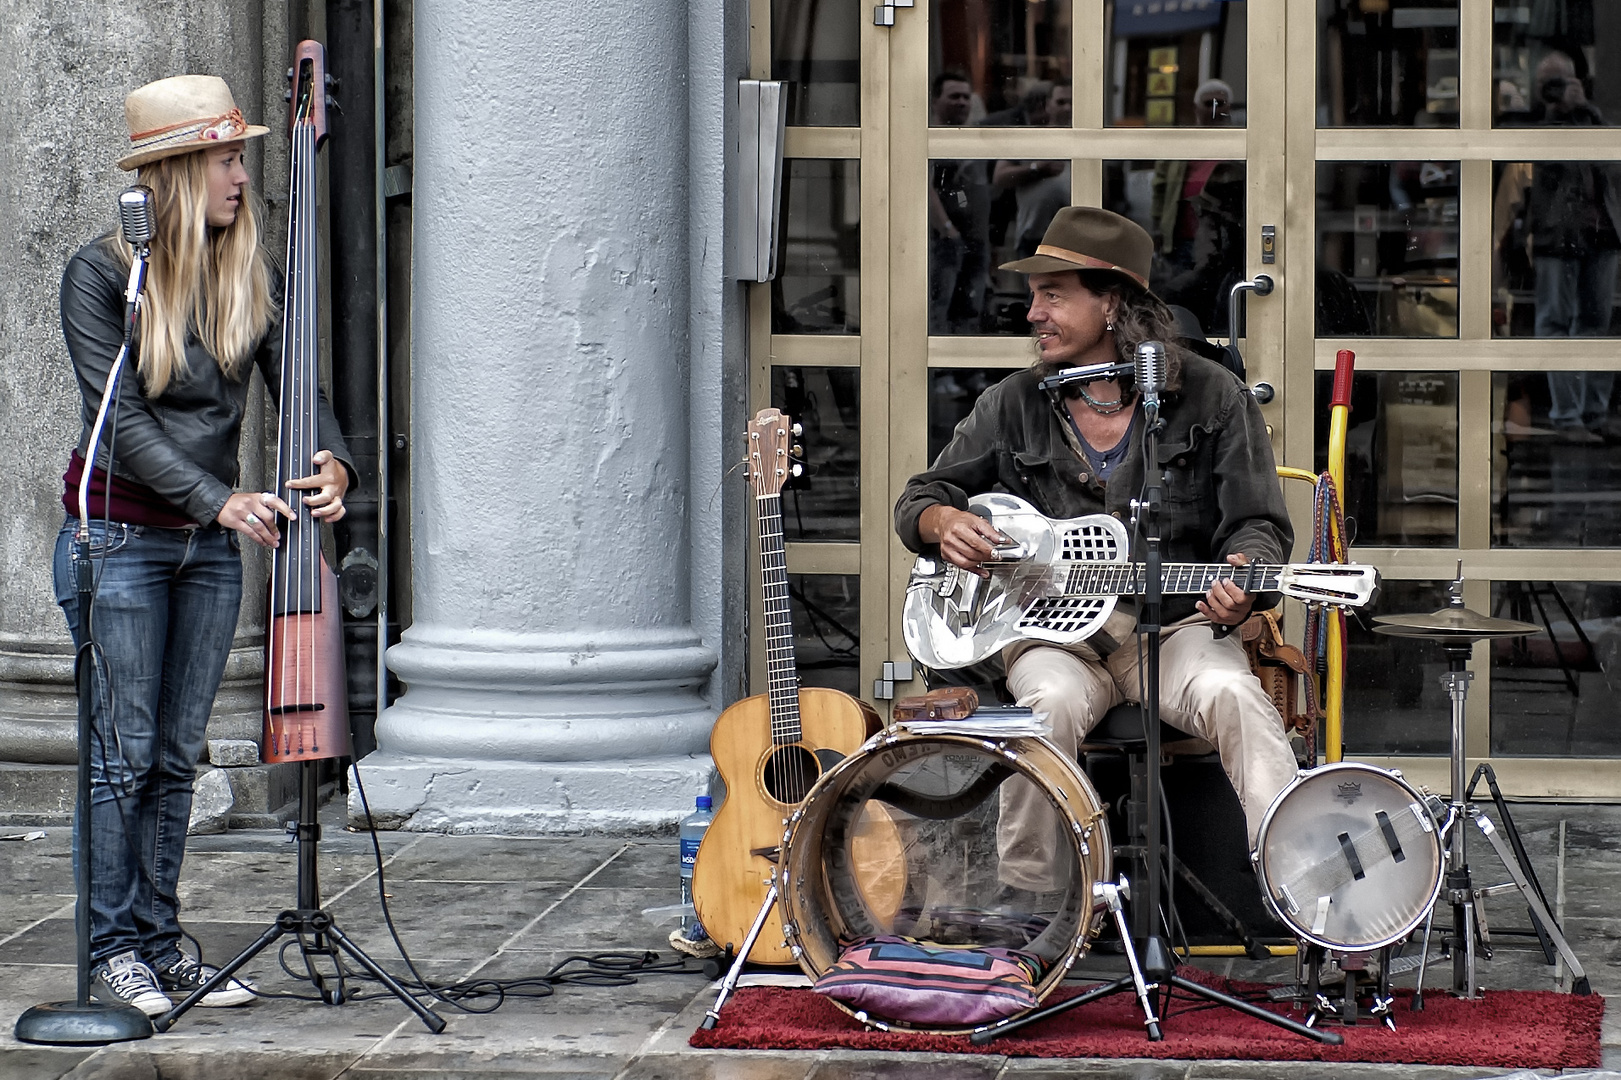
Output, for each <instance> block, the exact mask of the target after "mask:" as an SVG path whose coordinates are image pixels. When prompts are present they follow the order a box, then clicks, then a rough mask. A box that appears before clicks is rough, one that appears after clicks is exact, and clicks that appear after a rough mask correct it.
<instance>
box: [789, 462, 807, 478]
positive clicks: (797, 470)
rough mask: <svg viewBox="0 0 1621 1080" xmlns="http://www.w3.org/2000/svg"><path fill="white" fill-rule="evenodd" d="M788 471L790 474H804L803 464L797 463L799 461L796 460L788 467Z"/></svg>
mask: <svg viewBox="0 0 1621 1080" xmlns="http://www.w3.org/2000/svg"><path fill="white" fill-rule="evenodd" d="M788 473H789V475H790V476H804V475H805V466H803V465H801V464H799V462H797V461H796V462H794V463H793V465H792V466H790V467H789V469H788Z"/></svg>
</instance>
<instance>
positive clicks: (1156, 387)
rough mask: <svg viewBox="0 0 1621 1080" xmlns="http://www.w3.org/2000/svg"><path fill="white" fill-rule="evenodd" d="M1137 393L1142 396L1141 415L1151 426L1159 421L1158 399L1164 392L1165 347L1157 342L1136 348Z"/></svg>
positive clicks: (1146, 343) (1142, 344)
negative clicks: (1142, 414)
mask: <svg viewBox="0 0 1621 1080" xmlns="http://www.w3.org/2000/svg"><path fill="white" fill-rule="evenodd" d="M1137 392H1138V393H1140V394H1142V396H1143V413H1144V415H1145V416H1146V418H1147V420H1148V422H1149V423H1150V424H1153V423H1154V422H1156V421H1157V420H1158V419H1159V404H1160V402H1159V399H1160V395H1161V394H1163V393H1164V392H1165V346H1164V345H1161V344H1160V343H1159V342H1157V341H1144V342H1142V343H1141V344H1139V345H1138V346H1137Z"/></svg>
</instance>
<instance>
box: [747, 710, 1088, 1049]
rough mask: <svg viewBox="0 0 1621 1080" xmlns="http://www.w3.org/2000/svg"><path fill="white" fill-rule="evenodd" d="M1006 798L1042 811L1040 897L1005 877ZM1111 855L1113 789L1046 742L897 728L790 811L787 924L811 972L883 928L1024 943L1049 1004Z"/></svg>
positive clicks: (783, 873)
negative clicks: (1001, 838)
mask: <svg viewBox="0 0 1621 1080" xmlns="http://www.w3.org/2000/svg"><path fill="white" fill-rule="evenodd" d="M1005 806H1015V807H1018V806H1022V807H1023V808H1024V811H1025V816H1026V819H1027V820H1035V821H1036V822H1037V825H1036V827H1035V828H1033V829H1032V828H1028V827H1027V828H1025V829H1024V830H1023V831H1022V833H1021V835H1022V836H1023V838H1024V841H1025V842H1026V843H1029V844H1031V846H1030V847H1024V848H1022V849H1021V853H1022V855H1023V857H1024V861H1025V863H1026V864H1028V863H1029V862H1030V861H1031V860H1030V854H1031V852H1032V851H1035V852H1039V853H1040V855H1039V862H1040V863H1041V864H1042V866H1043V867H1044V868H1045V869H1048V870H1050V873H1051V877H1050V879H1049V880H1050V883H1051V884H1053V885H1054V886H1055V887H1054V888H1052V889H1051V890H1050V891H1048V892H1045V893H1040V894H1035V895H1036V899H1035V900H1034V901H1032V900H1031V895H1032V894H1030V893H1022V892H1011V891H1010V890H1009V889H1008V888H1006V882H1004V880H1003V878H1004V873H1003V872H1002V870H1003V868H1002V865H1001V864H1002V854H1001V850H1000V845H999V844H998V837H997V833H998V825H999V821H1000V819H1001V817H1002V815H1003V811H1004V807H1005ZM1032 806H1034V807H1035V810H1036V813H1035V814H1034V815H1033V816H1032V815H1031V814H1030V812H1029V811H1030V808H1031V807H1032ZM1110 859H1111V855H1110V848H1109V832H1108V825H1107V822H1106V820H1105V818H1104V807H1103V803H1102V800H1101V799H1099V798H1098V794H1097V791H1096V790H1095V789H1094V788H1093V787H1092V784H1091V782H1090V781H1089V780H1087V778H1086V775H1085V774H1084V773H1082V772H1081V771H1080V768H1079V767H1078V766H1077V765H1076V764H1075V763H1074V762H1073V761H1071V760H1069V759H1068V758H1066V757H1065V756H1064V754H1063V753H1061V752H1060V751H1059V750H1058V749H1057V748H1056V747H1054V746H1053V745H1052V744H1051V743H1049V742H1047V741H1046V740H1044V739H1040V738H1008V739H1000V740H997V739H989V738H984V737H981V736H976V735H969V734H961V735H957V734H936V735H914V734H911V733H909V732H907V731H904V730H901V729H898V728H890V729H886V730H885V731H883V732H880V733H879V734H878V735H875V736H874V737H873V738H872V739H870V740H868V742H867V743H866V744H865V745H864V746H863V747H862V748H861V749H860V750H859V751H857V752H856V753H855V754H853V755H851V756H850V757H848V758H845V759H844V760H843V761H841V762H839V763H838V764H837V765H835V766H834V767H833V768H832V769H830V770H828V771H827V772H826V773H825V774H823V776H822V777H821V779H820V780H818V781H817V783H816V786H815V787H813V788H812V789H811V791H810V793H809V794H808V795H807V796H806V798H805V800H804V802H803V803H802V804H801V805H800V807H799V808H798V809H797V810H795V811H794V813H793V816H792V817H791V818H790V820H789V823H788V830H787V833H786V835H785V836H784V838H783V846H782V862H781V868H780V873H779V882H780V885H781V902H782V905H783V929H784V931H785V932H786V936H787V941H788V945H789V947H790V948H791V950H792V952H793V954H794V956H795V958H796V959H797V960H798V962H799V965H800V967H801V968H803V969H804V971H805V973H806V974H807V975H809V976H810V977H811V978H812V979H816V978H818V977H819V976H821V975H822V974H823V973H824V972H825V971H827V970H828V968H830V967H831V966H832V965H833V964H834V963H835V962H837V960H838V959H839V956H840V953H841V952H842V950H843V948H844V947H845V946H847V945H849V944H851V943H853V942H855V941H858V940H861V939H864V938H869V937H873V936H876V935H880V934H899V935H904V936H906V937H912V938H916V939H918V940H922V941H930V942H934V943H937V944H952V945H956V944H961V945H980V946H986V947H993V946H994V947H1002V948H1014V949H1020V950H1022V951H1024V952H1028V953H1032V954H1034V955H1036V956H1038V957H1040V958H1041V960H1042V962H1043V976H1042V978H1041V980H1040V981H1039V983H1038V984H1037V986H1036V987H1035V992H1036V997H1037V1000H1038V1001H1039V1000H1040V999H1042V998H1044V997H1045V996H1046V995H1047V994H1048V993H1050V992H1051V991H1052V990H1053V989H1054V988H1055V987H1056V986H1057V985H1058V984H1059V983H1060V982H1061V981H1062V980H1063V978H1064V976H1065V974H1066V973H1067V972H1068V971H1069V969H1070V968H1071V967H1073V966H1074V964H1075V963H1076V961H1077V960H1079V959H1080V958H1081V956H1083V955H1084V954H1085V952H1086V949H1087V946H1088V945H1089V943H1090V941H1091V939H1092V937H1093V935H1095V934H1096V933H1097V930H1098V928H1099V926H1100V925H1101V923H1102V921H1103V917H1104V914H1105V909H1104V908H1103V907H1102V905H1101V903H1100V902H1099V901H1097V900H1095V899H1094V898H1093V895H1092V886H1093V884H1094V883H1095V882H1099V881H1108V880H1110ZM1016 896H1022V897H1024V898H1025V899H1024V900H1023V901H1020V900H1013V899H1012V897H1016ZM835 1004H838V1002H835ZM840 1007H841V1008H843V1006H842V1005H840ZM846 1011H847V1012H848V1011H850V1010H848V1009H846ZM859 1019H861V1020H863V1021H864V1022H865V1023H868V1024H870V1025H873V1026H875V1027H880V1028H889V1027H895V1028H905V1027H908V1026H910V1025H907V1024H905V1023H902V1022H899V1021H892V1020H891V1021H886V1019H885V1018H881V1017H873V1016H871V1015H865V1014H864V1015H862V1016H860V1017H859ZM928 1030H941V1031H945V1030H967V1029H928Z"/></svg>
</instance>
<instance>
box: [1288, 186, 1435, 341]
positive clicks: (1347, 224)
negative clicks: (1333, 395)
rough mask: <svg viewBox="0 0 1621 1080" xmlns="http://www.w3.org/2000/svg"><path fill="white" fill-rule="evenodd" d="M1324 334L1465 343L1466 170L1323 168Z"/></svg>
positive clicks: (1320, 290)
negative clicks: (1461, 259) (1462, 233)
mask: <svg viewBox="0 0 1621 1080" xmlns="http://www.w3.org/2000/svg"><path fill="white" fill-rule="evenodd" d="M1316 278H1317V333H1318V334H1319V335H1320V336H1323V337H1361V336H1369V335H1371V336H1376V337H1456V336H1457V335H1458V163H1457V162H1456V161H1390V162H1349V161H1344V162H1341V161H1324V162H1320V163H1318V166H1317V268H1316Z"/></svg>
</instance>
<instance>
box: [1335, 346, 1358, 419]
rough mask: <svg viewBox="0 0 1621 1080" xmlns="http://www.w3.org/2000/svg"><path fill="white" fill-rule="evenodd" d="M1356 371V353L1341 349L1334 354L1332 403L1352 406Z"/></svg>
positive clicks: (1347, 406)
mask: <svg viewBox="0 0 1621 1080" xmlns="http://www.w3.org/2000/svg"><path fill="white" fill-rule="evenodd" d="M1355 371H1356V353H1354V352H1352V351H1351V350H1350V349H1341V350H1340V351H1339V352H1337V353H1335V354H1334V396H1333V398H1332V399H1331V400H1330V401H1329V404H1330V405H1344V406H1345V407H1346V408H1350V407H1351V376H1352V375H1353V374H1354V373H1355Z"/></svg>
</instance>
